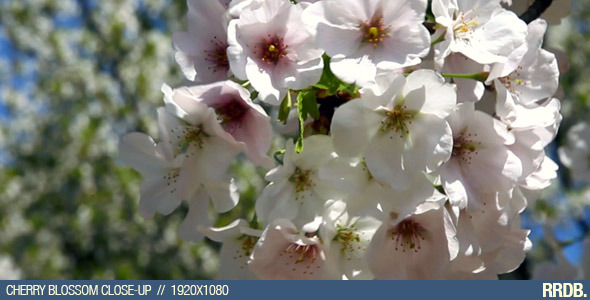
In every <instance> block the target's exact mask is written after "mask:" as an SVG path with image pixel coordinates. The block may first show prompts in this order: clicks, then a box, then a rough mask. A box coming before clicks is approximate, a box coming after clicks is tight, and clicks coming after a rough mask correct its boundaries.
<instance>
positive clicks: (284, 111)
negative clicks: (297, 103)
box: [279, 91, 293, 124]
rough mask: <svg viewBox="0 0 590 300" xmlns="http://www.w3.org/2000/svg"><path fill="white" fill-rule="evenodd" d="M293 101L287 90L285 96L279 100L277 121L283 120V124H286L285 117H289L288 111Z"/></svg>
mask: <svg viewBox="0 0 590 300" xmlns="http://www.w3.org/2000/svg"><path fill="white" fill-rule="evenodd" d="M292 102H293V101H292V100H291V92H290V91H289V92H287V96H286V97H285V99H283V101H282V102H281V106H280V107H279V121H281V122H283V124H287V119H289V112H290V111H291V106H292V105H293V103H292Z"/></svg>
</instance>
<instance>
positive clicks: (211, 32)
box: [172, 0, 229, 83]
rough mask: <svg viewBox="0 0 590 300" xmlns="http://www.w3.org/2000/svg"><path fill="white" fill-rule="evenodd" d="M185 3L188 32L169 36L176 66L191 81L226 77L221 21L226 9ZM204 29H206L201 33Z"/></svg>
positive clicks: (211, 3) (211, 4)
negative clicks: (174, 52)
mask: <svg viewBox="0 0 590 300" xmlns="http://www.w3.org/2000/svg"><path fill="white" fill-rule="evenodd" d="M187 4H188V14H187V20H188V31H187V32H175V33H174V34H173V36H172V43H173V44H174V48H175V49H176V54H175V58H176V61H177V63H178V64H179V66H180V67H181V70H182V72H183V74H184V75H185V77H186V78H187V79H188V80H191V81H195V82H200V83H208V82H214V81H217V80H223V79H225V78H227V72H228V70H229V65H228V61H227V56H226V55H225V52H226V49H227V35H226V29H225V25H224V22H222V16H223V15H224V13H225V7H224V6H223V5H222V4H221V3H219V2H218V1H198V0H197V1H194V0H190V1H188V2H187ZM204 27H207V30H202V28H204Z"/></svg>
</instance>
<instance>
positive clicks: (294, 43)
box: [228, 0, 323, 105]
mask: <svg viewBox="0 0 590 300" xmlns="http://www.w3.org/2000/svg"><path fill="white" fill-rule="evenodd" d="M254 7H256V6H250V7H248V8H245V9H244V10H242V12H241V14H240V17H239V19H236V20H232V21H230V23H229V27H228V35H229V37H228V42H229V45H230V46H229V48H228V57H229V63H230V68H231V70H232V72H233V73H234V74H235V75H236V77H237V78H239V79H241V80H249V81H250V83H251V84H252V86H253V87H254V88H255V89H256V90H257V91H258V92H259V95H258V97H259V98H260V99H261V100H262V101H264V102H266V103H268V104H271V105H278V104H279V103H280V102H281V100H283V98H284V97H285V96H286V94H287V91H288V90H289V89H295V90H300V89H303V88H306V87H308V86H310V85H312V84H314V83H316V82H317V81H318V80H319V79H320V76H321V74H322V67H323V61H322V58H321V56H322V53H323V51H322V50H321V49H319V48H317V47H316V46H315V45H314V43H313V37H312V36H311V34H310V33H309V32H307V31H306V30H305V29H304V26H303V23H302V20H301V13H302V11H303V7H302V5H300V4H298V5H293V4H291V3H290V2H289V1H285V0H267V1H265V2H264V3H263V4H262V5H261V6H260V7H256V8H254Z"/></svg>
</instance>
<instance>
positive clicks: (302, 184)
mask: <svg viewBox="0 0 590 300" xmlns="http://www.w3.org/2000/svg"><path fill="white" fill-rule="evenodd" d="M312 173H313V171H311V170H301V169H300V168H299V167H297V168H295V172H294V173H293V175H292V176H291V178H290V181H291V182H293V183H294V184H295V192H297V193H301V192H304V191H307V190H308V189H309V188H310V187H313V186H315V184H314V182H313V180H312V179H311V175H312Z"/></svg>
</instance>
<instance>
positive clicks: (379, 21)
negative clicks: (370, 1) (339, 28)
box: [360, 14, 391, 47]
mask: <svg viewBox="0 0 590 300" xmlns="http://www.w3.org/2000/svg"><path fill="white" fill-rule="evenodd" d="M360 27H361V30H362V32H363V42H366V43H370V44H373V47H377V46H379V44H380V43H381V42H383V40H384V39H385V38H388V37H391V34H389V29H390V28H391V25H388V26H385V24H383V17H380V15H379V14H375V15H373V17H372V18H371V20H370V21H368V20H367V21H365V22H364V23H362V24H361V25H360Z"/></svg>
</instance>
